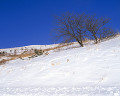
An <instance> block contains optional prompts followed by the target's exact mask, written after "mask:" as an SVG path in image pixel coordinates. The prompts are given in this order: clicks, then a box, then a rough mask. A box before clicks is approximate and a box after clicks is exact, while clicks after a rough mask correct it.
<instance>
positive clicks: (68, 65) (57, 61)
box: [0, 36, 120, 96]
mask: <svg viewBox="0 0 120 96" xmlns="http://www.w3.org/2000/svg"><path fill="white" fill-rule="evenodd" d="M119 41H120V37H119V36H118V37H116V38H114V39H110V40H108V41H105V42H102V43H99V44H96V45H94V44H89V45H86V46H85V47H83V48H68V49H66V50H65V49H64V50H61V51H58V52H56V51H50V52H49V53H50V54H49V55H42V56H39V57H36V58H33V59H30V60H29V59H25V60H21V59H16V60H12V61H10V62H8V63H7V64H4V65H1V66H0V96H120V42H119ZM52 46H53V47H54V46H55V45H50V46H49V47H52ZM75 46H79V45H78V44H76V45H75ZM7 50H8V49H7Z"/></svg>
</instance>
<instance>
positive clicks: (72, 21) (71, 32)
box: [56, 13, 86, 47]
mask: <svg viewBox="0 0 120 96" xmlns="http://www.w3.org/2000/svg"><path fill="white" fill-rule="evenodd" d="M85 18H86V16H85V14H81V15H75V14H70V13H65V14H63V15H62V16H58V17H57V18H56V20H57V26H58V28H57V30H56V31H57V36H56V37H57V38H62V39H63V42H65V43H66V42H70V41H74V40H75V41H77V42H78V43H79V44H80V46H81V47H83V40H84V38H85V33H86V30H85Z"/></svg>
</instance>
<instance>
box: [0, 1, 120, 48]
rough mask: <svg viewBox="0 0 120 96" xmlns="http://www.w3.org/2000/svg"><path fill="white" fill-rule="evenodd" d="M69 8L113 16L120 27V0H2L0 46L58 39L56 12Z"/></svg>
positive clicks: (116, 25) (45, 42) (113, 23)
mask: <svg viewBox="0 0 120 96" xmlns="http://www.w3.org/2000/svg"><path fill="white" fill-rule="evenodd" d="M68 11H69V12H74V13H82V12H84V13H87V14H96V15H97V16H105V17H110V18H111V19H112V20H111V25H112V26H113V27H114V28H115V29H116V30H120V0H0V48H10V47H19V46H26V45H41V44H52V43H54V42H53V41H52V36H51V34H50V32H51V31H52V29H53V28H54V15H60V14H62V13H64V12H68Z"/></svg>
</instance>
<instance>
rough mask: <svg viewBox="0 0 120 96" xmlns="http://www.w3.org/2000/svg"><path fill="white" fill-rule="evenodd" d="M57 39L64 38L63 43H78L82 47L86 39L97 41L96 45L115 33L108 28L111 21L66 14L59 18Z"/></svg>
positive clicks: (83, 15) (84, 15) (89, 16)
mask: <svg viewBox="0 0 120 96" xmlns="http://www.w3.org/2000/svg"><path fill="white" fill-rule="evenodd" d="M56 21H57V27H58V28H57V30H56V33H57V36H56V37H57V38H62V40H63V42H64V43H66V42H71V41H77V42H78V43H79V44H80V46H81V47H83V46H84V44H83V41H84V40H85V38H87V39H93V40H95V44H97V43H98V41H100V40H101V39H103V38H109V37H111V36H115V33H116V32H115V31H114V30H113V29H112V28H108V26H107V24H108V23H109V21H110V19H108V18H103V17H100V18H97V17H95V16H91V15H86V14H70V13H65V14H63V15H62V16H57V18H56Z"/></svg>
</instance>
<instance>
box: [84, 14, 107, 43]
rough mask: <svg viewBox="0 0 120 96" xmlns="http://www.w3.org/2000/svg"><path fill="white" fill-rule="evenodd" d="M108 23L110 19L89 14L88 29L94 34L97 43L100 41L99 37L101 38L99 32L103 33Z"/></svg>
mask: <svg viewBox="0 0 120 96" xmlns="http://www.w3.org/2000/svg"><path fill="white" fill-rule="evenodd" d="M107 23H109V19H106V18H102V17H101V18H96V17H95V16H87V19H86V29H87V31H89V32H90V33H91V34H92V36H93V38H94V39H95V44H97V43H98V39H99V38H100V36H99V34H101V32H102V30H103V28H104V27H105V25H106V24H107Z"/></svg>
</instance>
